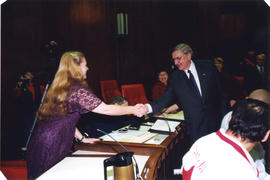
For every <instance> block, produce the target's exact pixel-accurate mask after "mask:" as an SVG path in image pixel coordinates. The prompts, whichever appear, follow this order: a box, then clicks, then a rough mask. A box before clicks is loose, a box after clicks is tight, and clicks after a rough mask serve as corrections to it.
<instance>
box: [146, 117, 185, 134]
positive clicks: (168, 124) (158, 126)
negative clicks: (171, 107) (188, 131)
mask: <svg viewBox="0 0 270 180" xmlns="http://www.w3.org/2000/svg"><path fill="white" fill-rule="evenodd" d="M180 123H181V122H180V121H170V120H162V119H157V120H156V122H155V124H154V125H153V126H152V127H151V129H152V130H158V131H166V132H174V131H175V128H176V126H178V125H179V124H180Z"/></svg>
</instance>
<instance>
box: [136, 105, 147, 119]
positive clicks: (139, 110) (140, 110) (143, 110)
mask: <svg viewBox="0 0 270 180" xmlns="http://www.w3.org/2000/svg"><path fill="white" fill-rule="evenodd" d="M147 113H148V107H147V106H146V105H145V104H136V105H135V106H133V115H135V116H137V117H142V116H143V115H145V114H147Z"/></svg>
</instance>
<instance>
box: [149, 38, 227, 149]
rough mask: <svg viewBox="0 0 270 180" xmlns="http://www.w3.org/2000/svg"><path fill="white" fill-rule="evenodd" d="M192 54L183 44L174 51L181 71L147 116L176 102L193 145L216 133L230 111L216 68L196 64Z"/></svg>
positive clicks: (170, 80)
mask: <svg viewBox="0 0 270 180" xmlns="http://www.w3.org/2000/svg"><path fill="white" fill-rule="evenodd" d="M192 54H193V51H192V49H191V48H190V46H189V45H187V44H184V43H181V44H178V45H177V46H176V47H175V48H174V49H173V51H172V60H173V61H174V64H175V66H176V67H177V68H178V69H176V70H175V71H174V72H172V73H171V75H170V76H169V80H168V85H167V89H166V91H165V93H164V94H163V96H161V97H160V98H159V99H157V100H156V101H154V102H150V103H149V104H147V105H146V106H147V108H148V113H157V112H159V111H161V110H162V109H163V108H165V107H168V106H169V105H171V103H173V102H175V101H176V99H177V101H178V102H179V105H180V107H181V108H182V109H183V112H184V116H185V121H186V124H187V130H188V134H189V137H190V143H191V144H192V143H193V142H194V141H195V140H197V139H198V138H200V137H201V136H204V135H206V134H209V133H211V132H214V131H217V130H218V129H219V125H220V122H221V119H222V117H223V116H224V115H225V113H226V112H227V111H229V100H228V98H227V96H226V94H225V93H224V92H223V89H222V87H221V83H220V81H219V76H218V72H217V69H216V68H215V66H214V64H213V63H212V62H211V61H193V60H191V57H192Z"/></svg>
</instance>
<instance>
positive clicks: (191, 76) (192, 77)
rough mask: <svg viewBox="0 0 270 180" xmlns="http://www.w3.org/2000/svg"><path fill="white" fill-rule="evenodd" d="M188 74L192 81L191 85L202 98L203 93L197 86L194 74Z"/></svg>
mask: <svg viewBox="0 0 270 180" xmlns="http://www.w3.org/2000/svg"><path fill="white" fill-rule="evenodd" d="M188 73H189V80H190V82H191V84H192V85H193V87H194V88H195V90H196V91H197V93H198V94H199V95H200V96H201V93H200V91H199V88H198V86H197V83H196V81H195V79H194V76H193V74H192V72H191V71H190V70H188Z"/></svg>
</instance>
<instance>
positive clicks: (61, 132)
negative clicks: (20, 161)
mask: <svg viewBox="0 0 270 180" xmlns="http://www.w3.org/2000/svg"><path fill="white" fill-rule="evenodd" d="M101 102H102V101H101V100H100V99H99V98H97V97H96V96H95V95H94V94H93V93H91V92H90V91H89V90H88V89H87V88H86V87H84V86H82V85H74V86H72V87H71V88H70V91H69V93H68V95H67V115H65V116H64V117H63V116H62V117H53V118H50V119H44V120H40V121H38V122H37V125H36V127H35V129H34V132H33V134H32V137H31V140H30V142H29V145H28V147H27V170H28V179H35V178H37V177H38V176H40V175H41V174H42V173H43V172H45V171H46V170H48V169H49V168H51V167H52V166H53V165H55V164H56V163H58V162H59V161H61V160H62V159H63V158H64V157H65V156H66V155H68V154H69V153H70V150H71V148H72V143H73V140H74V134H75V128H76V124H77V122H78V120H79V118H80V114H84V113H87V112H89V111H91V110H93V109H95V108H96V107H97V106H99V105H100V104H101Z"/></svg>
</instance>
